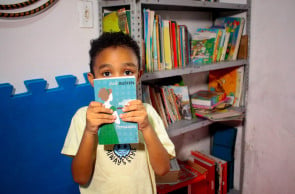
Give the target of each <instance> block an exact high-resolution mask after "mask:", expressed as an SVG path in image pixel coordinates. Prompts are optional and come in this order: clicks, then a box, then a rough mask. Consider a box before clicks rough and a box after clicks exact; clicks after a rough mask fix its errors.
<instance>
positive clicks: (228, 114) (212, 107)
mask: <svg viewBox="0 0 295 194" xmlns="http://www.w3.org/2000/svg"><path fill="white" fill-rule="evenodd" d="M230 101H231V98H230V97H228V96H227V95H226V93H225V92H216V91H210V90H200V91H198V92H196V93H194V94H192V95H191V102H192V107H193V110H194V114H195V115H196V116H198V117H203V118H207V119H209V120H212V121H225V120H242V119H243V113H242V112H241V111H238V110H236V109H233V108H229V107H230V106H231V103H230Z"/></svg>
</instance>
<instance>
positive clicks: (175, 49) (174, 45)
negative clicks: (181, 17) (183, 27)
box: [171, 20, 179, 69]
mask: <svg viewBox="0 0 295 194" xmlns="http://www.w3.org/2000/svg"><path fill="white" fill-rule="evenodd" d="M171 41H172V42H171V43H172V49H173V56H172V57H173V61H174V63H173V64H174V69H177V68H178V66H179V64H178V58H179V57H178V44H177V23H176V21H173V20H172V21H171Z"/></svg>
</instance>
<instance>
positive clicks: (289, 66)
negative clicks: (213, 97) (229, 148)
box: [243, 0, 295, 194]
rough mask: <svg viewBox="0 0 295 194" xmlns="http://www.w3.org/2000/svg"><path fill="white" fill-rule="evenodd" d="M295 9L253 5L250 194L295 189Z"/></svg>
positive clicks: (282, 4) (290, 4)
mask: <svg viewBox="0 0 295 194" xmlns="http://www.w3.org/2000/svg"><path fill="white" fill-rule="evenodd" d="M294 8H295V2H294V1H293V0H284V1H277V0H271V1H269V0H268V1H266V0H264V1H255V0H253V1H252V25H251V31H252V32H251V44H252V45H251V67H250V85H249V97H248V115H247V126H246V130H247V131H246V153H245V177H244V187H243V191H244V192H243V193H244V194H256V193H257V194H260V193H268V194H277V193H284V194H287V193H290V194H291V193H294V191H295V184H294V183H295V165H294V163H295V155H294V153H293V150H294V147H295V126H294V124H295V122H294V121H295V119H294V116H295V101H294V100H295V89H294V81H295V77H294V72H295V62H294V53H295V48H294V43H295V38H294V30H295V22H294V19H295V12H294Z"/></svg>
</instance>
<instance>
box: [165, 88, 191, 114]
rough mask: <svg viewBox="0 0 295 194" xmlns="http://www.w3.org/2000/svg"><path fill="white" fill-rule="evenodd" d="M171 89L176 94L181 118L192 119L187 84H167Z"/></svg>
mask: <svg viewBox="0 0 295 194" xmlns="http://www.w3.org/2000/svg"><path fill="white" fill-rule="evenodd" d="M169 87H170V88H172V89H173V91H174V94H175V96H176V102H177V105H178V109H179V110H180V114H181V118H182V119H185V120H191V119H192V113H191V104H190V98H189V92H188V87H187V86H169Z"/></svg>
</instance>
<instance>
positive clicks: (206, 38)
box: [190, 31, 216, 64]
mask: <svg viewBox="0 0 295 194" xmlns="http://www.w3.org/2000/svg"><path fill="white" fill-rule="evenodd" d="M215 40H216V33H215V32H210V31H199V32H195V33H194V34H193V35H192V38H191V57H190V58H191V63H193V64H208V63H212V62H213V53H214V46H215Z"/></svg>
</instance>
